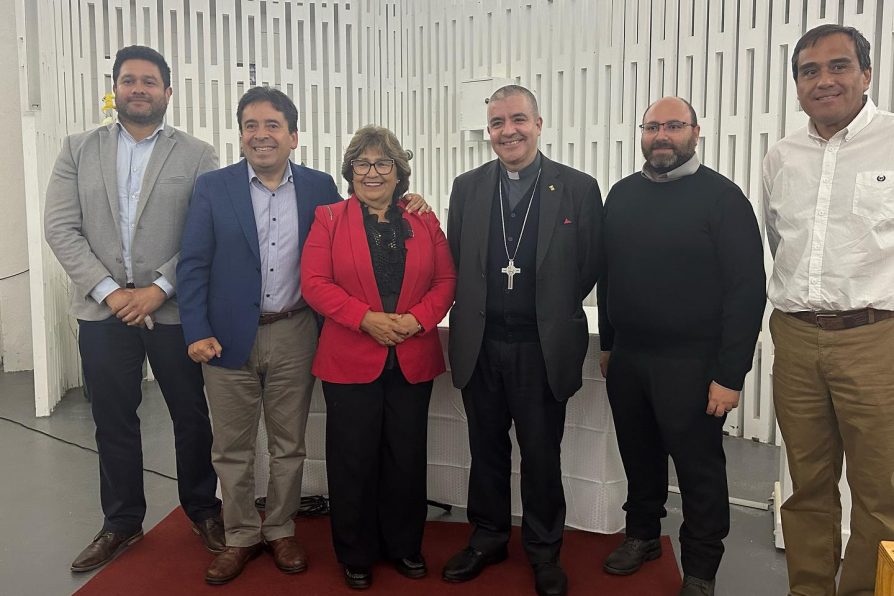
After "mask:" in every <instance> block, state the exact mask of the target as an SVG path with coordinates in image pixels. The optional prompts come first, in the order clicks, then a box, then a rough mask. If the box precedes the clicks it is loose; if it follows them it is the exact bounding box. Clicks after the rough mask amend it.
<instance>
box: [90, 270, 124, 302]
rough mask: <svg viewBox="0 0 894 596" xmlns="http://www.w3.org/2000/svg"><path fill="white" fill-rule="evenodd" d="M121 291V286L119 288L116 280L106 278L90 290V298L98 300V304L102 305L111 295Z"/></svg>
mask: <svg viewBox="0 0 894 596" xmlns="http://www.w3.org/2000/svg"><path fill="white" fill-rule="evenodd" d="M120 289H121V286H119V285H118V284H117V283H116V282H115V280H114V279H112V278H111V277H106V278H104V279H103V280H102V281H101V282H99V283H98V284H96V286H94V287H93V289H92V290H90V297H91V298H93V299H94V300H96V303H97V304H102V303H103V301H104V300H105V299H106V298H108V297H109V294H111V293H112V292H114V291H115V290H120Z"/></svg>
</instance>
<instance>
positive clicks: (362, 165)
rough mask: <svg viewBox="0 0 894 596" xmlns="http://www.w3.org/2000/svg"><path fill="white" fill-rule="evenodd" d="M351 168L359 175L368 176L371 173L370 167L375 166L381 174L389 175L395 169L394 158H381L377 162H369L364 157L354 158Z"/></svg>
mask: <svg viewBox="0 0 894 596" xmlns="http://www.w3.org/2000/svg"><path fill="white" fill-rule="evenodd" d="M351 168H352V169H353V170H354V173H355V174H357V175H358V176H366V175H367V174H369V169H370V168H375V169H376V172H377V173H378V174H379V175H380V176H387V175H388V174H390V173H391V170H393V169H394V160H393V159H380V160H379V161H377V162H376V163H369V162H368V161H366V160H364V159H352V160H351Z"/></svg>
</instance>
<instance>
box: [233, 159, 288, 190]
mask: <svg viewBox="0 0 894 596" xmlns="http://www.w3.org/2000/svg"><path fill="white" fill-rule="evenodd" d="M245 165H247V166H248V181H249V183H251V182H254V181H255V180H257V181H258V182H261V179H260V178H258V175H257V174H255V169H254V168H253V167H251V163H250V162H249V161H248V160H247V159H246V160H245ZM291 181H292V160H291V159H290V160H289V163H288V165H287V166H286V171H285V172H283V173H282V180H280V182H279V186H282V185H283V184H285V183H287V182H291ZM277 188H278V187H277Z"/></svg>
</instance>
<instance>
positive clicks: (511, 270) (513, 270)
mask: <svg viewBox="0 0 894 596" xmlns="http://www.w3.org/2000/svg"><path fill="white" fill-rule="evenodd" d="M500 272H501V273H505V274H506V277H507V278H508V280H507V285H506V289H507V290H511V289H512V278H513V277H515V275H516V274H517V273H521V268H520V267H516V266H515V261H514V260H513V259H509V262H508V263H507V264H506V266H505V267H503V268H502V269H500Z"/></svg>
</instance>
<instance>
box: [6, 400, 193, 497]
mask: <svg viewBox="0 0 894 596" xmlns="http://www.w3.org/2000/svg"><path fill="white" fill-rule="evenodd" d="M0 420H3V421H5V422H10V423H12V424H15V425H16V426H21V427H22V428H24V429H26V430H30V431H33V432H36V433H38V434H41V435H43V436H45V437H49V438H51V439H55V440H56V441H59V442H60V443H65V444H66V445H71V446H72V447H77V448H78V449H83V450H84V451H89V452H90V453H96V454H97V455H98V454H99V453H98V452H97V451H96V449H93V448H92V447H86V446H84V445H81V444H79V443H74V442H72V441H68V440H66V439H63V438H62V437H57V436H56V435H51V434H50V433H48V432H46V431H43V430H40V429H39V428H34V427H33V426H28V425H27V424H23V423H21V422H19V421H18V420H13V419H12V418H7V417H6V416H0ZM143 471H144V472H149V473H150V474H155V475H156V476H160V477H162V478H167V479H168V480H173V481H175V482H176V481H177V477H176V476H169V475H168V474H165V473H164V472H159V471H157V470H153V469H151V468H143Z"/></svg>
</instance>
